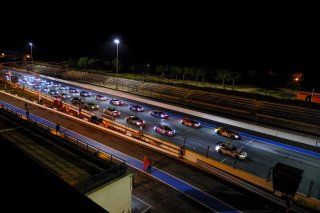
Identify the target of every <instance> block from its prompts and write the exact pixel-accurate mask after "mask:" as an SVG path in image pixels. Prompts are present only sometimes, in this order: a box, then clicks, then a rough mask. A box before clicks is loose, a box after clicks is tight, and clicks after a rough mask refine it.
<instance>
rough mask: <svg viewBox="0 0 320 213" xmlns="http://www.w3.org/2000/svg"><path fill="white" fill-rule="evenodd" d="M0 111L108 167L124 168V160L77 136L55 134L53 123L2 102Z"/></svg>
mask: <svg viewBox="0 0 320 213" xmlns="http://www.w3.org/2000/svg"><path fill="white" fill-rule="evenodd" d="M0 109H1V110H4V111H6V112H9V113H11V114H13V115H15V116H16V117H18V118H19V119H21V120H25V122H27V123H29V124H31V125H32V126H33V127H38V128H40V129H42V130H44V131H45V132H47V133H48V134H50V135H54V136H56V137H58V138H59V139H61V140H63V141H64V142H65V143H66V144H68V145H70V146H72V147H75V148H77V149H80V150H81V151H84V152H86V153H87V154H89V155H90V156H96V157H99V159H102V160H104V161H105V162H106V163H108V164H109V165H113V164H115V165H119V166H120V167H121V168H126V162H125V160H123V159H121V158H119V157H117V156H115V155H113V154H111V153H108V152H106V151H103V150H101V149H99V148H98V147H96V146H94V145H92V144H89V143H88V142H86V141H83V140H81V139H79V138H77V136H71V135H69V134H68V133H66V132H65V131H66V130H67V129H64V131H62V132H56V129H55V124H54V123H51V122H49V121H47V120H44V119H41V118H39V117H37V116H35V115H27V114H26V111H24V110H22V109H19V108H17V107H14V106H12V105H10V104H7V103H5V102H3V101H0ZM117 167H118V166H117Z"/></svg>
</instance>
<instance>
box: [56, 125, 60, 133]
mask: <svg viewBox="0 0 320 213" xmlns="http://www.w3.org/2000/svg"><path fill="white" fill-rule="evenodd" d="M58 132H60V125H59V124H57V125H56V134H57V133H58ZM60 133H61V132H60Z"/></svg>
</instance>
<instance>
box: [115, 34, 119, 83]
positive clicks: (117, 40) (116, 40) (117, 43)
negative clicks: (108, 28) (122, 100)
mask: <svg viewBox="0 0 320 213" xmlns="http://www.w3.org/2000/svg"><path fill="white" fill-rule="evenodd" d="M114 43H116V45H117V59H116V78H117V82H116V89H118V66H119V65H118V63H119V62H118V52H119V51H118V46H119V43H120V40H119V39H115V40H114Z"/></svg>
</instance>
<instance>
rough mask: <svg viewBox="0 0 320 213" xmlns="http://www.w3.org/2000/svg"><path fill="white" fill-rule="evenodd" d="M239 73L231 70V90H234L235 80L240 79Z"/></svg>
mask: <svg viewBox="0 0 320 213" xmlns="http://www.w3.org/2000/svg"><path fill="white" fill-rule="evenodd" d="M241 77H242V76H241V74H240V73H239V72H232V73H231V75H230V78H231V80H232V90H234V85H235V81H238V80H240V79H241Z"/></svg>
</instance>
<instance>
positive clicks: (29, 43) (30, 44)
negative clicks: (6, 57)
mask: <svg viewBox="0 0 320 213" xmlns="http://www.w3.org/2000/svg"><path fill="white" fill-rule="evenodd" d="M29 45H30V48H31V67H32V68H31V71H33V55H32V45H33V44H32V43H31V42H30V43H29Z"/></svg>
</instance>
